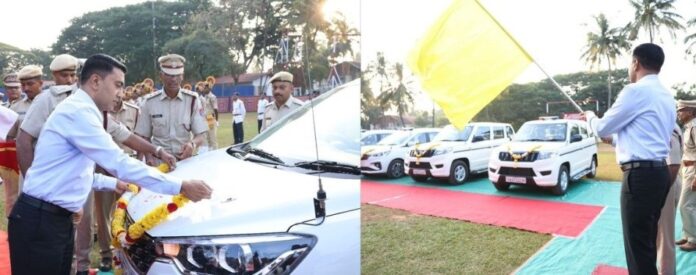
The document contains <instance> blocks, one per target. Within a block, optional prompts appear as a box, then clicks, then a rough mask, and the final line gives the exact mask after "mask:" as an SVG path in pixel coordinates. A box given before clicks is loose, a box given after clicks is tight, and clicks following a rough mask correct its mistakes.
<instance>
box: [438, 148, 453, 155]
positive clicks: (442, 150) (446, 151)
mask: <svg viewBox="0 0 696 275" xmlns="http://www.w3.org/2000/svg"><path fill="white" fill-rule="evenodd" d="M450 152H452V147H447V148H437V149H435V151H433V156H437V155H443V154H447V153H450Z"/></svg>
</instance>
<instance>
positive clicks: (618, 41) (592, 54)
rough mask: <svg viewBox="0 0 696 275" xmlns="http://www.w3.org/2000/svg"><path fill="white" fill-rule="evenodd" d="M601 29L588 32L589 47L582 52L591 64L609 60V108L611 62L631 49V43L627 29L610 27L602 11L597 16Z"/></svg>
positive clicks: (609, 99) (609, 100)
mask: <svg viewBox="0 0 696 275" xmlns="http://www.w3.org/2000/svg"><path fill="white" fill-rule="evenodd" d="M594 18H595V21H596V22H597V27H599V31H598V32H596V33H593V32H588V33H587V46H586V47H587V48H586V50H585V52H584V53H583V54H582V58H584V59H585V62H587V63H590V66H595V65H596V66H599V64H600V63H602V61H606V62H607V66H608V68H609V70H608V72H609V73H608V75H607V91H608V96H607V109H609V107H610V106H611V64H612V63H616V58H617V57H618V56H620V55H621V53H622V52H623V51H625V50H628V49H630V47H631V45H630V44H629V42H628V40H626V35H625V31H624V29H622V28H611V27H609V21H607V18H606V17H605V16H604V14H602V13H600V14H599V15H598V16H595V17H594Z"/></svg>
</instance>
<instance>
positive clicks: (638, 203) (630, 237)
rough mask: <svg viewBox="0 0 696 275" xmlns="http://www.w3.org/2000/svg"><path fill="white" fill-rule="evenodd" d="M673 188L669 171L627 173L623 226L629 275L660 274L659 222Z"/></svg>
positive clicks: (623, 183)
mask: <svg viewBox="0 0 696 275" xmlns="http://www.w3.org/2000/svg"><path fill="white" fill-rule="evenodd" d="M669 186H670V184H669V171H668V170H667V167H652V168H651V167H641V168H635V169H630V170H626V171H624V173H623V181H622V185H621V224H622V226H623V237H624V250H625V252H626V263H627V264H628V272H629V274H657V268H656V266H655V262H656V259H657V249H656V247H655V240H656V238H657V222H658V220H659V219H660V212H661V209H662V206H663V205H664V203H665V198H666V197H667V192H669Z"/></svg>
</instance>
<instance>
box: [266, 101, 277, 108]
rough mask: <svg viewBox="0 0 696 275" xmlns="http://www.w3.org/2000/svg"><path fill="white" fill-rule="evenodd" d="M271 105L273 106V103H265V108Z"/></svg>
mask: <svg viewBox="0 0 696 275" xmlns="http://www.w3.org/2000/svg"><path fill="white" fill-rule="evenodd" d="M273 104H275V101H271V102H268V103H266V107H268V106H271V105H273Z"/></svg>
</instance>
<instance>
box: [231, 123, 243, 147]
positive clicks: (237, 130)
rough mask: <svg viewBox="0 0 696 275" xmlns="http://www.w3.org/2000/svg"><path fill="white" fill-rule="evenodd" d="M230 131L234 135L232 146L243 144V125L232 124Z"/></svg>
mask: <svg viewBox="0 0 696 275" xmlns="http://www.w3.org/2000/svg"><path fill="white" fill-rule="evenodd" d="M232 131H233V134H234V144H239V143H242V142H244V123H243V122H240V123H233V124H232Z"/></svg>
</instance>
